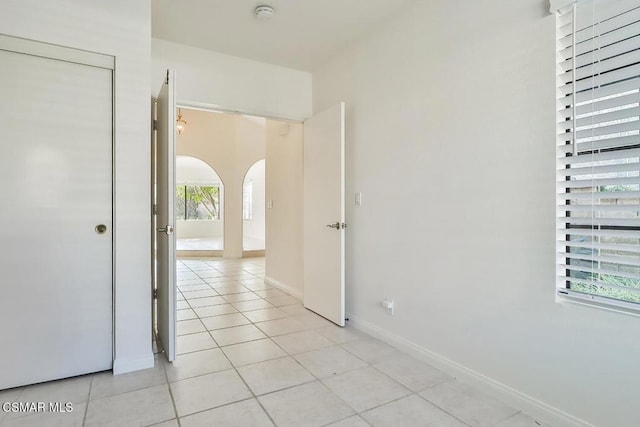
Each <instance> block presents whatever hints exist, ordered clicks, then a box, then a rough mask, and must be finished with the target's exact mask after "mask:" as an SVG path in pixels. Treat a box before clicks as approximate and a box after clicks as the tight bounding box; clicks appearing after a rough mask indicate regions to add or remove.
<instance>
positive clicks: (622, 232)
mask: <svg viewBox="0 0 640 427" xmlns="http://www.w3.org/2000/svg"><path fill="white" fill-rule="evenodd" d="M562 3H564V4H562ZM552 9H553V10H554V11H557V12H558V16H557V24H558V26H557V61H558V65H557V70H558V85H557V86H558V92H557V93H558V103H557V110H558V111H557V132H558V134H557V176H556V177H557V186H556V187H557V220H558V227H557V229H558V233H557V273H558V274H557V288H558V293H559V294H560V295H563V296H568V297H573V298H579V299H586V300H589V301H594V302H597V303H604V304H608V305H615V306H624V307H627V308H632V309H635V310H640V5H639V4H638V0H598V1H594V0H578V1H577V2H570V1H566V0H557V1H552Z"/></svg>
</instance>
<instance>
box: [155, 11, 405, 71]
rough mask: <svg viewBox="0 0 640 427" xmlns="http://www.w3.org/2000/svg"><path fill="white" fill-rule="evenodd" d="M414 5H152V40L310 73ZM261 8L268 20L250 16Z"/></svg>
mask: <svg viewBox="0 0 640 427" xmlns="http://www.w3.org/2000/svg"><path fill="white" fill-rule="evenodd" d="M413 1H414V0H265V1H260V0H181V1H176V0H153V1H152V3H151V4H152V35H153V37H155V38H159V39H164V40H169V41H173V42H176V43H181V44H185V45H189V46H194V47H199V48H202V49H208V50H212V51H216V52H221V53H226V54H230V55H234V56H239V57H244V58H249V59H253V60H257V61H261V62H267V63H270V64H277V65H282V66H285V67H290V68H296V69H299V70H306V71H313V70H314V69H316V68H317V67H318V66H319V65H321V64H322V63H323V62H324V61H326V60H327V59H329V58H331V57H332V56H333V55H335V54H337V53H338V52H340V51H341V50H342V49H343V48H345V47H346V46H347V45H348V44H350V43H351V42H353V41H355V40H357V39H358V38H360V37H362V36H363V35H365V34H366V33H367V32H369V31H370V30H371V29H373V28H374V27H375V26H376V25H377V24H379V23H380V22H382V21H384V20H385V19H386V18H388V17H389V16H390V15H392V14H394V13H395V12H396V11H398V10H399V9H401V8H402V7H404V6H406V5H408V4H409V3H412V2H413ZM260 4H267V5H269V6H272V7H273V8H274V9H275V10H276V12H275V14H274V15H273V17H272V18H271V19H270V20H269V21H262V20H260V19H258V18H256V16H255V15H254V13H253V10H254V8H255V7H256V6H258V5H260Z"/></svg>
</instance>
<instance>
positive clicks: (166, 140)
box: [156, 70, 176, 362]
mask: <svg viewBox="0 0 640 427" xmlns="http://www.w3.org/2000/svg"><path fill="white" fill-rule="evenodd" d="M175 95H176V86H175V72H174V71H171V70H167V75H166V77H165V80H164V83H163V85H162V89H161V90H160V94H159V95H158V103H157V111H158V113H157V114H158V118H157V124H156V129H157V140H156V150H157V153H156V158H157V162H156V168H157V169H156V174H157V179H158V182H157V187H156V192H157V203H156V205H157V216H156V224H157V228H156V236H157V252H156V253H157V256H158V259H157V261H156V265H157V297H158V298H157V305H158V307H157V310H158V313H157V316H158V325H157V328H158V331H157V335H156V337H157V339H158V340H159V344H160V345H161V346H162V348H163V349H164V351H165V355H166V357H167V360H169V361H170V362H171V361H173V360H175V358H176V239H175V237H176V235H175V232H174V227H175V225H176V202H175V194H176V175H175V168H176V96H175Z"/></svg>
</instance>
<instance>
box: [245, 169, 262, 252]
mask: <svg viewBox="0 0 640 427" xmlns="http://www.w3.org/2000/svg"><path fill="white" fill-rule="evenodd" d="M249 181H251V183H252V184H251V194H252V207H253V209H252V213H253V215H252V219H250V220H246V219H245V220H244V222H243V230H242V232H243V236H244V237H249V238H251V239H258V240H264V227H265V217H264V214H265V212H264V211H265V198H264V196H265V161H264V159H263V160H259V161H258V162H256V163H254V164H253V165H252V166H251V167H250V168H249V170H248V171H247V174H246V175H245V177H244V182H243V187H244V185H245V184H246V183H247V182H249Z"/></svg>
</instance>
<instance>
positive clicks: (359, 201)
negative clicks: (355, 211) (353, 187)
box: [354, 191, 362, 206]
mask: <svg viewBox="0 0 640 427" xmlns="http://www.w3.org/2000/svg"><path fill="white" fill-rule="evenodd" d="M354 202H355V205H356V206H360V205H362V193H361V192H360V191H358V192H357V193H356V197H355V200H354Z"/></svg>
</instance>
